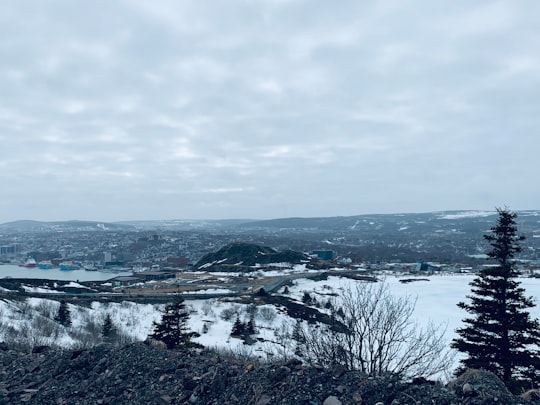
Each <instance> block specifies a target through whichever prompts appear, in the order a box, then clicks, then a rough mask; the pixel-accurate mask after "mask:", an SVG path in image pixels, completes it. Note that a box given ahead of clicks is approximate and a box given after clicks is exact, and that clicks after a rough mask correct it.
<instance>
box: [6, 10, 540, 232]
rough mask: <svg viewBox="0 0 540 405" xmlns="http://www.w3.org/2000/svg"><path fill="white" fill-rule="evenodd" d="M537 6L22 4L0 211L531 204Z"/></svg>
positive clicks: (10, 79)
mask: <svg viewBox="0 0 540 405" xmlns="http://www.w3.org/2000/svg"><path fill="white" fill-rule="evenodd" d="M538 12H540V5H538V4H537V2H535V1H532V0H530V1H525V2H520V3H517V2H512V1H506V0H505V1H482V2H477V3H474V4H471V3H470V2H466V1H456V2H451V3H448V4H441V3H434V2H428V1H425V0H407V1H393V0H392V1H390V0H388V1H378V2H373V3H366V2H356V1H343V2H340V3H339V4H334V3H329V2H325V1H322V0H316V1H309V2H307V1H305V0H274V1H272V0H265V1H251V0H227V1H222V2H221V1H220V2H212V3H205V2H195V1H185V2H177V1H172V0H171V1H160V2H158V3H157V4H154V3H149V2H146V1H142V0H141V1H139V0H136V1H131V0H130V1H120V0H117V1H113V2H105V1H97V2H92V3H91V4H90V3H88V4H82V3H69V2H64V1H60V0H46V1H42V2H38V3H36V2H30V1H20V2H11V3H10V4H7V5H4V7H3V11H2V13H1V14H0V34H1V35H2V38H3V40H2V41H1V42H0V60H2V64H0V142H1V144H2V149H0V150H1V152H0V156H1V160H0V169H1V170H0V181H1V184H2V198H1V199H0V212H1V215H0V222H3V221H8V220H13V219H19V218H35V219H66V218H88V219H99V220H120V219H137V218H149V219H151V218H173V217H174V218H186V217H196V218H228V217H253V218H269V217H279V216H318V215H349V214H359V213H368V212H403V211H426V210H445V209H492V208H493V207H494V206H496V205H504V204H508V205H510V206H511V208H514V209H530V208H537V207H536V206H535V204H536V202H537V201H538V200H539V197H540V195H539V192H538V191H536V189H535V187H534V184H535V183H536V181H535V180H536V174H537V173H538V169H539V163H538V159H537V156H536V155H537V151H538V149H539V148H538V147H539V146H540V145H539V141H538V136H537V130H538V128H539V124H540V118H539V115H538V111H539V110H540V100H539V97H538V86H539V82H540V69H539V68H540V56H538V52H537V49H538V45H539V43H538V41H539V38H540V29H539V28H538V25H537V22H536V21H535V20H536V18H535V16H536V15H538Z"/></svg>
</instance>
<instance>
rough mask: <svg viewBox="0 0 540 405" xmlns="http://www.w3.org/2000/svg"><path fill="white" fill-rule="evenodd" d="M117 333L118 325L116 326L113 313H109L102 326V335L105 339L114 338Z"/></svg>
mask: <svg viewBox="0 0 540 405" xmlns="http://www.w3.org/2000/svg"><path fill="white" fill-rule="evenodd" d="M115 335H116V327H115V326H114V323H113V320H112V318H111V314H109V313H107V315H106V316H105V320H104V321H103V325H102V327H101V337H103V339H105V340H112V339H113V338H114V337H115Z"/></svg>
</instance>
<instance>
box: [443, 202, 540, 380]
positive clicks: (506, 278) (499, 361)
mask: <svg viewBox="0 0 540 405" xmlns="http://www.w3.org/2000/svg"><path fill="white" fill-rule="evenodd" d="M497 212H498V214H499V217H498V219H497V223H496V225H495V226H494V227H492V228H491V231H492V232H491V233H489V234H487V235H484V239H485V240H486V241H487V242H488V243H489V245H490V246H491V250H489V251H488V253H487V256H488V258H489V259H492V261H494V265H493V266H489V267H486V268H485V269H483V270H482V271H481V272H480V274H479V276H478V277H477V278H475V279H474V280H473V281H472V282H471V283H470V285H471V287H472V288H471V292H472V294H471V295H468V296H467V298H468V299H469V300H470V303H465V302H460V303H458V307H459V308H461V309H464V310H465V311H467V312H468V313H469V314H470V317H467V318H465V319H464V320H463V322H464V323H465V326H463V327H461V328H458V329H457V330H456V332H457V333H458V335H459V337H458V338H455V339H454V340H453V341H452V343H451V346H452V347H453V348H455V349H457V350H458V351H460V352H462V353H465V354H466V355H467V357H466V358H464V359H463V360H461V364H462V366H463V367H464V368H465V367H469V368H480V369H484V370H488V371H491V372H493V373H495V374H496V375H497V376H499V377H500V378H501V379H502V380H503V381H504V382H505V383H506V384H508V383H510V382H516V381H517V380H522V381H523V380H526V379H529V380H530V379H531V375H530V374H528V370H529V371H530V369H531V368H532V369H534V368H535V366H536V365H538V362H539V352H538V348H539V344H540V324H539V322H538V320H537V319H532V318H531V316H530V314H529V312H528V311H527V309H528V308H532V307H534V302H533V299H532V297H527V296H525V289H524V288H522V287H520V282H519V281H517V280H516V277H517V276H518V273H517V272H516V269H515V260H514V256H515V255H516V254H517V253H519V252H520V251H521V246H520V242H521V241H522V240H523V239H525V238H524V237H523V236H519V235H518V234H517V225H516V217H517V215H516V213H514V212H511V211H509V210H508V209H497Z"/></svg>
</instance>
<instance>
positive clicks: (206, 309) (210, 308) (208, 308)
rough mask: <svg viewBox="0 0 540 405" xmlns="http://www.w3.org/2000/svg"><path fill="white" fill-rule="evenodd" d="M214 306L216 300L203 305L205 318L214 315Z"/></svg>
mask: <svg viewBox="0 0 540 405" xmlns="http://www.w3.org/2000/svg"><path fill="white" fill-rule="evenodd" d="M213 306H214V300H206V301H204V302H203V303H202V305H201V311H202V313H203V314H204V316H208V315H209V314H213V313H214V310H213Z"/></svg>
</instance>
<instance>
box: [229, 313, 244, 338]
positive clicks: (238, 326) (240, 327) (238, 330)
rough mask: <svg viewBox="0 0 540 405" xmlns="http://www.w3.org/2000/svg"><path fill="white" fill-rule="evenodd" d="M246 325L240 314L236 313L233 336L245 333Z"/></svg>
mask: <svg viewBox="0 0 540 405" xmlns="http://www.w3.org/2000/svg"><path fill="white" fill-rule="evenodd" d="M245 329H246V327H245V325H244V324H243V323H242V321H240V316H239V315H236V320H235V321H234V323H233V326H232V330H231V336H242V335H243V334H244V333H245Z"/></svg>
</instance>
